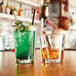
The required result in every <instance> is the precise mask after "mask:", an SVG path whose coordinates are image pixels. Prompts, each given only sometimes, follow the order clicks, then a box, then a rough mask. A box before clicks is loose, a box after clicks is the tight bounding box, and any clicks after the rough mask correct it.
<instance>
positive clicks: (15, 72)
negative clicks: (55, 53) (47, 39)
mask: <svg viewBox="0 0 76 76" xmlns="http://www.w3.org/2000/svg"><path fill="white" fill-rule="evenodd" d="M40 57H41V55H40V51H39V50H35V60H34V63H32V64H18V65H17V64H16V58H15V53H14V52H0V76H76V51H73V50H70V51H68V50H67V51H64V59H63V62H62V63H57V64H54V63H51V64H44V63H41V60H40Z"/></svg>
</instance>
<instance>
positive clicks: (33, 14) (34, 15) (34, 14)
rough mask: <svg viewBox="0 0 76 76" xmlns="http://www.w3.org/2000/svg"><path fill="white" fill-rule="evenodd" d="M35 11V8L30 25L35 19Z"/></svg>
mask: <svg viewBox="0 0 76 76" xmlns="http://www.w3.org/2000/svg"><path fill="white" fill-rule="evenodd" d="M35 12H36V9H34V13H33V19H32V25H33V24H34V20H35Z"/></svg>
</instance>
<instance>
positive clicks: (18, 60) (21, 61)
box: [16, 59, 34, 64]
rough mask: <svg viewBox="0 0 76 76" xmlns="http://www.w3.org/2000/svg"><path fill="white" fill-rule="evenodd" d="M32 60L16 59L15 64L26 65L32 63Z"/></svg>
mask: <svg viewBox="0 0 76 76" xmlns="http://www.w3.org/2000/svg"><path fill="white" fill-rule="evenodd" d="M33 62H34V60H33V59H31V60H30V59H28V60H20V59H16V63H18V64H26V63H33Z"/></svg>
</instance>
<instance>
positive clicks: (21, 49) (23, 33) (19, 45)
mask: <svg viewBox="0 0 76 76" xmlns="http://www.w3.org/2000/svg"><path fill="white" fill-rule="evenodd" d="M14 44H15V51H16V62H17V63H32V62H33V61H34V48H35V27H34V26H30V27H29V29H27V30H14Z"/></svg>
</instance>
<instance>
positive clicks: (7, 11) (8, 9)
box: [5, 1, 11, 14]
mask: <svg viewBox="0 0 76 76" xmlns="http://www.w3.org/2000/svg"><path fill="white" fill-rule="evenodd" d="M10 11H11V8H10V6H9V2H8V1H7V4H6V6H5V13H7V14H10Z"/></svg>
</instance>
